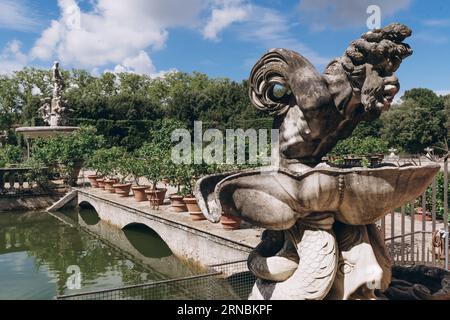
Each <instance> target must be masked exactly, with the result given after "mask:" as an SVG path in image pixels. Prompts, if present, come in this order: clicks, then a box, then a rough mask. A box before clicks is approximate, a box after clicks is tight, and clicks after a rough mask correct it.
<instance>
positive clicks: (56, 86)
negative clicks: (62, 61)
mask: <svg viewBox="0 0 450 320" xmlns="http://www.w3.org/2000/svg"><path fill="white" fill-rule="evenodd" d="M52 81H53V98H59V97H61V95H62V91H63V90H64V88H65V84H64V79H63V78H62V76H61V72H60V70H59V62H58V61H55V63H54V65H53V68H52Z"/></svg>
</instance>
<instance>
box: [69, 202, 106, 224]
mask: <svg viewBox="0 0 450 320" xmlns="http://www.w3.org/2000/svg"><path fill="white" fill-rule="evenodd" d="M72 211H73V212H75V213H76V211H75V210H72ZM69 214H70V213H69ZM78 215H79V217H81V219H83V221H84V223H86V224H87V225H89V226H95V225H96V224H97V223H99V221H100V217H99V216H98V214H97V212H95V210H94V209H93V208H87V207H80V208H79V210H78ZM76 221H78V220H76Z"/></svg>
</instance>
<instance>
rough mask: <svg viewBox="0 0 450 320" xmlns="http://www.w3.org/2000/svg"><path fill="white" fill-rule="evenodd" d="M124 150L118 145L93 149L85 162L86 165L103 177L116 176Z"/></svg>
mask: <svg viewBox="0 0 450 320" xmlns="http://www.w3.org/2000/svg"><path fill="white" fill-rule="evenodd" d="M125 154H126V151H125V150H124V149H123V148H120V147H112V148H102V149H98V150H95V151H94V152H93V154H92V155H91V157H90V158H89V159H88V160H87V162H86V167H87V168H89V169H92V170H95V171H96V173H97V174H100V175H101V176H103V177H111V178H113V177H118V175H119V172H120V171H121V170H120V169H119V164H120V163H123V158H125Z"/></svg>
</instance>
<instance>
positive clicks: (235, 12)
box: [203, 2, 250, 40]
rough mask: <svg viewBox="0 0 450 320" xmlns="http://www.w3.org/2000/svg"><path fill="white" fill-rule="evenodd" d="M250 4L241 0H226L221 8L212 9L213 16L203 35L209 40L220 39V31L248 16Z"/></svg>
mask: <svg viewBox="0 0 450 320" xmlns="http://www.w3.org/2000/svg"><path fill="white" fill-rule="evenodd" d="M249 11H250V6H249V5H245V6H243V5H242V4H241V3H239V2H235V3H228V2H226V3H225V4H223V6H222V7H220V8H214V9H213V10H212V14H211V18H210V19H209V21H208V23H207V24H206V26H205V27H204V29H203V37H204V38H205V39H209V40H218V33H220V32H221V31H222V30H224V29H225V28H227V27H228V26H230V25H231V24H233V23H235V22H241V21H244V20H246V19H247V18H248V14H249Z"/></svg>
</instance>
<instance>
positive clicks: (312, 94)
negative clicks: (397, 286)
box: [195, 24, 439, 299]
mask: <svg viewBox="0 0 450 320" xmlns="http://www.w3.org/2000/svg"><path fill="white" fill-rule="evenodd" d="M410 35H411V30H410V29H409V28H408V27H406V26H404V25H401V24H391V25H389V26H387V27H385V28H383V29H379V30H374V31H370V32H368V33H366V34H364V35H362V37H361V39H358V40H356V41H353V42H352V43H351V44H350V46H349V47H348V49H347V50H346V51H345V53H344V55H343V56H342V57H340V58H337V59H335V60H333V61H331V63H330V64H329V65H328V66H327V68H326V70H325V73H324V74H323V75H321V74H319V73H318V72H317V71H316V69H315V68H314V67H313V65H312V64H311V63H310V62H309V61H308V60H307V59H305V58H304V57H302V56H301V55H300V54H298V53H296V52H293V51H290V50H287V49H272V50H270V51H269V52H268V53H266V54H265V55H263V57H262V58H261V59H260V60H259V61H258V62H257V63H256V65H255V66H254V67H253V70H252V71H251V74H250V79H249V83H250V99H251V101H252V103H253V104H254V105H255V107H256V108H258V109H259V110H262V111H264V112H267V113H268V114H271V115H273V116H274V124H273V127H274V128H275V129H279V136H280V141H279V151H278V152H279V154H280V163H279V166H278V167H270V168H263V169H261V168H259V169H251V170H244V171H240V172H230V173H223V174H217V175H211V176H207V177H204V178H202V179H200V180H199V181H198V182H197V185H196V188H195V195H196V197H197V200H198V203H199V206H200V207H201V209H202V212H203V214H204V215H205V216H206V217H207V218H208V219H209V220H210V221H212V222H218V221H219V219H220V216H221V214H222V213H225V214H229V215H237V216H239V217H241V218H242V219H243V220H245V221H247V222H249V223H251V224H253V225H256V226H259V227H263V228H266V230H265V231H264V233H263V235H262V238H261V243H260V245H258V246H257V247H256V248H255V250H254V251H253V252H252V253H251V254H250V255H249V258H248V266H249V270H250V271H251V272H253V273H254V274H255V276H256V277H257V278H258V280H257V281H256V284H255V286H254V288H253V291H252V293H251V295H250V297H249V298H250V299H374V298H376V297H375V289H379V290H380V291H381V292H382V291H384V290H386V289H387V288H388V286H389V284H390V282H391V262H390V258H389V256H388V253H387V250H386V248H385V245H384V241H383V239H382V238H381V236H380V235H379V233H378V230H377V228H376V226H375V224H374V223H375V222H376V221H378V220H379V219H380V218H382V217H383V216H384V215H385V214H387V213H388V212H389V211H391V210H393V209H395V208H397V207H399V206H401V205H402V204H404V203H406V202H408V201H411V200H413V199H415V198H416V197H417V196H418V195H419V194H421V193H422V192H423V191H424V189H425V188H426V187H427V185H428V184H429V183H430V182H431V180H432V178H433V176H434V175H435V174H436V172H437V171H438V170H439V166H438V165H435V164H430V165H426V166H402V167H398V166H395V165H388V164H386V165H382V166H379V167H377V168H362V167H356V168H349V169H342V168H337V167H333V166H330V165H329V164H325V163H320V161H321V159H322V157H323V156H324V155H326V154H327V153H328V152H329V151H330V150H331V149H332V148H333V147H334V146H335V144H336V143H337V141H338V140H340V139H344V138H346V137H349V136H350V135H351V133H352V131H353V129H354V128H355V127H356V126H357V125H358V123H359V122H361V121H363V120H365V121H369V120H373V119H376V118H377V117H379V116H380V114H381V112H382V111H384V110H387V109H389V107H390V105H391V103H392V101H393V99H394V96H395V94H396V93H397V92H398V91H399V82H398V79H397V78H396V77H395V74H394V72H395V71H396V70H397V69H398V68H399V66H400V63H401V62H402V60H403V59H404V58H406V57H408V56H409V55H411V54H412V50H411V48H410V47H409V46H408V45H407V44H405V43H403V40H404V39H405V38H407V37H408V36H410ZM276 86H277V87H278V91H276V92H275V90H274V88H275V87H276ZM280 86H281V87H282V88H283V90H279V87H280ZM280 92H281V93H280Z"/></svg>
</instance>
